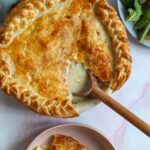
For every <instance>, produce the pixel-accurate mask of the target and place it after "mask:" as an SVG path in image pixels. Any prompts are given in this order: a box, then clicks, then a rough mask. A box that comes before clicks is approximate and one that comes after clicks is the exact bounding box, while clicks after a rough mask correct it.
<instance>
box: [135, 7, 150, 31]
mask: <svg viewBox="0 0 150 150" xmlns="http://www.w3.org/2000/svg"><path fill="white" fill-rule="evenodd" d="M149 22H150V9H147V10H145V11H144V12H143V15H142V17H141V19H140V20H139V21H138V22H137V24H136V25H135V29H136V30H139V29H142V28H144V27H145V26H146V25H147V24H148V23H149Z"/></svg>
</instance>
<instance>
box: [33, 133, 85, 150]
mask: <svg viewBox="0 0 150 150" xmlns="http://www.w3.org/2000/svg"><path fill="white" fill-rule="evenodd" d="M34 150H88V149H87V148H86V147H85V146H83V145H81V144H80V143H79V142H78V141H76V140H75V139H73V138H72V137H69V136H66V135H54V136H53V138H52V141H51V142H50V143H49V145H42V146H38V147H36V148H35V149H34Z"/></svg>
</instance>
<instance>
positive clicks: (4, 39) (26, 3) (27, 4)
mask: <svg viewBox="0 0 150 150" xmlns="http://www.w3.org/2000/svg"><path fill="white" fill-rule="evenodd" d="M56 2H59V0H38V1H37V0H22V1H21V2H20V3H19V4H17V6H15V7H14V8H13V9H12V11H11V12H10V13H9V15H8V16H7V18H6V20H5V22H4V27H3V28H2V29H1V30H0V46H1V47H6V46H8V45H9V44H10V43H11V41H12V40H13V39H14V38H15V37H16V36H17V35H19V34H21V33H22V32H24V31H25V30H26V28H27V27H28V26H29V25H30V24H32V22H34V21H35V20H36V19H38V18H39V17H40V16H42V15H43V14H44V13H48V12H49V11H51V10H52V8H53V5H54V4H55V3H56Z"/></svg>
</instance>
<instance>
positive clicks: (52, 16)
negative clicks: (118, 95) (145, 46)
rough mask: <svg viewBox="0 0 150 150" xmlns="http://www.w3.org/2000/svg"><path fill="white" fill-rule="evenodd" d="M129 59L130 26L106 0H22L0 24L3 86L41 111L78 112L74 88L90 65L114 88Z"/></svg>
mask: <svg viewBox="0 0 150 150" xmlns="http://www.w3.org/2000/svg"><path fill="white" fill-rule="evenodd" d="M131 64H132V59H131V56H130V51H129V43H128V38H127V34H126V30H125V28H124V26H123V24H122V22H121V21H120V20H119V17H118V16H117V12H116V10H115V9H114V8H112V7H111V6H110V5H109V4H108V3H107V1H106V0H21V1H20V2H19V3H18V4H17V5H16V6H15V7H14V8H13V9H12V10H11V11H10V12H9V14H8V16H7V17H6V19H5V21H4V25H3V27H2V28H1V29H0V88H1V89H3V90H4V91H5V92H6V93H7V94H9V95H13V96H16V97H17V99H18V100H19V101H21V102H22V103H23V104H25V105H27V106H29V107H30V108H31V109H32V110H34V111H35V112H38V113H40V114H44V115H48V116H53V117H63V118H68V117H76V116H78V115H79V112H80V111H82V110H81V109H82V106H83V105H82V106H80V105H79V103H78V101H77V100H76V99H77V98H76V97H75V96H74V94H73V93H74V92H76V91H77V90H80V88H81V87H82V86H85V85H86V77H87V73H86V70H87V69H88V70H90V71H91V72H92V74H93V75H94V76H95V77H96V78H97V79H98V80H99V81H100V82H102V83H103V86H104V87H103V89H104V90H105V91H107V90H108V89H111V90H112V91H116V90H118V89H119V88H120V87H121V86H122V85H123V84H124V83H125V82H126V80H127V79H128V78H129V75H130V72H131ZM86 100H87V99H86ZM86 100H83V104H84V103H86V102H87V101H88V102H89V103H90V102H96V101H95V100H87V101H86Z"/></svg>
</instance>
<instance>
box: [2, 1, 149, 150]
mask: <svg viewBox="0 0 150 150" xmlns="http://www.w3.org/2000/svg"><path fill="white" fill-rule="evenodd" d="M1 1H2V0H0V2H1ZM109 1H111V3H112V4H113V5H116V1H115V0H109ZM130 43H131V53H132V56H133V70H132V75H131V78H130V79H129V81H128V82H127V83H126V84H125V86H124V87H123V88H121V89H120V90H119V91H118V92H116V93H114V94H112V96H113V97H114V98H115V99H117V100H118V101H119V102H121V103H122V104H123V105H124V106H126V107H127V108H129V109H130V110H131V111H133V112H134V113H136V114H137V115H138V116H140V117H141V118H142V119H143V120H145V121H146V122H148V123H149V124H150V49H149V48H146V47H143V46H141V45H139V44H138V43H137V42H136V41H135V40H133V39H132V38H131V37H130ZM64 122H78V123H85V124H88V125H91V126H93V127H95V128H98V129H99V130H100V131H102V132H103V133H104V134H105V135H106V136H107V137H109V139H110V141H111V142H112V143H113V144H114V146H115V148H116V150H150V139H149V138H148V137H147V136H145V135H144V134H143V133H141V132H140V131H139V130H137V129H136V128H135V127H133V126H132V125H130V124H129V123H128V122H127V121H125V120H124V119H123V118H121V117H120V116H119V115H118V114H116V113H115V112H113V111H112V110H111V109H109V108H108V107H107V106H105V105H104V104H100V105H98V106H96V107H95V108H94V109H92V110H90V111H88V112H85V113H83V114H81V116H80V117H78V118H75V119H54V118H48V117H45V116H40V115H38V114H36V113H34V112H32V111H30V110H29V109H27V108H26V107H25V106H23V105H22V104H20V103H19V102H17V101H16V99H15V98H10V97H8V96H6V95H5V94H4V93H2V92H1V93H0V149H1V150H25V149H26V147H27V146H28V144H29V143H30V142H31V140H32V139H33V138H34V137H35V136H36V135H37V134H39V133H40V132H41V131H43V130H45V129H47V128H49V127H51V126H53V125H55V124H59V123H64Z"/></svg>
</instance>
